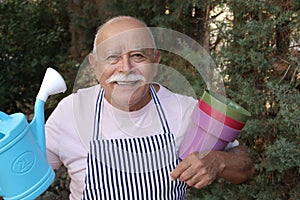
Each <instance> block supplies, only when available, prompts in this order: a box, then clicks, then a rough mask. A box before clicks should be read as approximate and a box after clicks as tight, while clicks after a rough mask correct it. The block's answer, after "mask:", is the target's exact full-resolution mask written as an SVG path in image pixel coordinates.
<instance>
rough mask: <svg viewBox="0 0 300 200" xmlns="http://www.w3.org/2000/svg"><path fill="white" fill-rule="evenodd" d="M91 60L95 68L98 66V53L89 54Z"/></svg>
mask: <svg viewBox="0 0 300 200" xmlns="http://www.w3.org/2000/svg"><path fill="white" fill-rule="evenodd" d="M89 62H90V64H91V65H92V67H93V68H95V67H96V66H97V59H96V55H95V54H94V53H90V54H89Z"/></svg>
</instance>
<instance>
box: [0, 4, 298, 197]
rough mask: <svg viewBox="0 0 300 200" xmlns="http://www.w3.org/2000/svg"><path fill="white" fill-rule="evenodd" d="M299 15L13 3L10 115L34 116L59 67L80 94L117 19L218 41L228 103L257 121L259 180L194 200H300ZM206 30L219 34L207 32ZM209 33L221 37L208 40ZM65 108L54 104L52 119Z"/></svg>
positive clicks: (253, 135) (1, 53)
mask: <svg viewBox="0 0 300 200" xmlns="http://www.w3.org/2000/svg"><path fill="white" fill-rule="evenodd" d="M225 5H226V8H228V9H229V10H230V11H231V13H232V16H233V17H232V18H230V19H226V20H224V21H217V20H216V17H217V13H215V14H213V15H212V16H210V17H209V18H205V15H204V13H205V11H207V10H212V9H213V8H220V9H221V10H222V9H223V8H224V7H225ZM166 10H168V11H169V14H166ZM299 11H300V2H299V1H298V0H284V1H279V0H270V1H265V0H258V1H254V0H253V1H252V0H207V1H201V0H194V1H180V0H168V1H166V0H164V1H163V0H154V1H153V0H151V1H150V0H144V1H140V0H136V1H126V0H118V1H116V0H110V1H106V0H98V1H97V0H88V1H66V0H51V1H50V0H36V1H33V0H32V1H30V0H27V1H25V0H3V1H0V110H1V111H5V112H7V113H14V112H19V111H21V112H23V113H26V114H31V113H32V111H33V107H32V106H33V102H34V99H35V96H36V94H37V92H38V88H39V86H40V83H41V80H42V77H43V74H44V72H45V70H46V68H47V67H49V66H52V67H54V68H56V69H58V71H60V72H61V73H62V74H63V76H64V77H65V79H66V81H67V85H68V88H69V89H72V86H73V82H74V80H75V76H76V72H77V70H78V66H80V64H81V62H82V61H83V60H84V58H85V57H86V55H87V54H88V52H89V51H90V50H91V49H92V44H93V38H94V34H95V32H96V29H97V27H98V26H99V25H101V24H102V23H104V22H105V21H106V20H107V19H108V18H110V17H112V16H117V15H131V16H135V17H138V18H140V19H142V20H144V21H145V22H146V23H147V24H149V25H150V26H160V27H167V28H171V29H174V30H178V31H180V32H182V33H184V34H187V35H189V36H190V37H192V38H194V39H195V40H196V41H198V42H199V43H200V44H204V42H205V41H207V40H209V41H210V43H209V49H208V51H210V53H211V55H212V56H213V58H214V59H215V61H216V64H217V65H218V67H219V68H220V69H221V72H222V75H223V77H224V81H225V86H226V94H227V95H228V97H229V98H231V99H232V100H234V101H235V102H238V103H239V104H240V105H242V106H244V107H245V108H246V109H248V110H249V111H250V112H251V113H252V117H251V119H250V120H249V121H248V122H247V124H246V126H245V127H244V129H243V131H242V133H241V135H240V138H239V140H240V142H241V143H243V144H245V145H247V146H248V148H249V151H250V153H251V156H252V158H253V160H254V162H255V168H256V173H255V176H254V178H253V179H252V180H250V181H248V182H246V183H244V184H241V185H233V184H230V183H228V182H227V181H225V180H222V179H219V180H217V181H216V182H215V183H214V184H212V185H210V186H209V187H207V188H205V189H203V190H195V189H192V190H191V191H190V197H189V198H190V199H210V200H211V199H224V200H225V199H268V200H269V199H289V200H296V199H300V181H299V180H300V148H299V144H300V111H299V108H300V53H299V51H300V44H299V43H300V15H299V13H300V12H299ZM192 12H195V13H196V15H195V16H192V15H191V13H192ZM205 22H209V23H214V24H215V26H214V28H211V29H210V30H209V31H207V28H209V27H208V26H205ZM205 30H206V31H207V32H209V33H210V36H211V37H205V34H204V33H205V32H204V31H205ZM213 36H214V37H213ZM212 38H216V39H215V40H212ZM210 39H211V40H210ZM217 41H218V43H217ZM164 56H165V57H164V59H163V64H165V65H167V66H174V68H175V69H176V70H178V71H180V72H181V73H182V74H184V75H185V77H186V78H187V79H188V80H189V82H190V84H191V85H192V86H193V88H194V90H195V91H196V93H197V95H198V96H200V95H201V94H202V91H203V89H204V88H205V85H204V83H203V82H201V80H200V79H201V78H200V76H199V74H197V72H196V71H195V70H194V69H193V67H192V66H190V64H189V63H187V62H186V61H184V60H181V59H180V58H178V57H176V56H174V55H170V54H167V53H166V54H164ZM69 92H71V91H70V90H69V91H68V92H67V93H66V94H65V95H67V94H68V93H69ZM60 98H61V96H59V97H55V98H54V99H52V101H51V99H50V100H49V102H47V106H48V111H49V112H50V111H51V110H52V109H53V108H54V106H55V105H56V103H57V101H58V100H59V99H60Z"/></svg>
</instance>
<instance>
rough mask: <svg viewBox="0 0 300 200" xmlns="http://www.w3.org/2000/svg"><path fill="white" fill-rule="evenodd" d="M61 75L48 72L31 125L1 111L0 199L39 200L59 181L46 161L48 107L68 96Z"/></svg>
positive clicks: (23, 116)
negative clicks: (54, 96)
mask: <svg viewBox="0 0 300 200" xmlns="http://www.w3.org/2000/svg"><path fill="white" fill-rule="evenodd" d="M65 90H66V84H65V82H64V80H63V78H62V77H61V75H60V74H59V73H58V72H56V71H55V70H54V69H52V68H48V69H47V71H46V74H45V76H44V79H43V82H42V85H41V87H40V90H39V93H38V95H37V97H36V102H35V105H34V117H33V120H32V121H31V123H30V124H28V122H27V120H26V117H25V115H24V114H22V113H15V114H12V115H7V114H5V113H4V112H1V111H0V196H3V198H4V199H10V200H21V199H22V200H25V199H26V200H28V199H35V198H36V197H38V196H39V195H41V194H42V193H43V192H44V191H45V190H47V188H48V187H49V186H50V184H51V183H52V182H53V180H54V178H55V173H54V171H53V169H52V168H51V166H50V165H49V163H48V162H47V159H46V145H45V128H44V123H45V119H44V104H45V102H46V100H47V98H48V96H49V95H52V94H57V93H60V92H64V91H65Z"/></svg>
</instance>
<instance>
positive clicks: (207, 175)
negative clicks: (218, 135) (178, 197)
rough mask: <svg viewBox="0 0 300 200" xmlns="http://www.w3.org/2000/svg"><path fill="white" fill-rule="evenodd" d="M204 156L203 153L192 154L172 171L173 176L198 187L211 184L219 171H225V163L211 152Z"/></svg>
mask: <svg viewBox="0 0 300 200" xmlns="http://www.w3.org/2000/svg"><path fill="white" fill-rule="evenodd" d="M202 157H203V154H199V153H192V154H190V155H189V156H188V157H187V158H186V159H184V160H183V161H182V162H181V163H179V164H178V165H177V167H176V168H175V169H174V170H173V171H172V172H171V177H172V178H173V179H174V180H175V179H179V180H180V181H184V182H186V184H187V185H188V186H191V187H195V188H197V189H201V188H203V187H205V186H207V185H210V184H211V183H212V182H213V181H214V180H215V179H216V177H217V175H218V173H219V172H221V171H223V169H224V167H225V164H224V163H223V162H222V160H221V159H219V158H218V156H213V154H211V153H209V154H207V155H206V156H204V157H203V158H202Z"/></svg>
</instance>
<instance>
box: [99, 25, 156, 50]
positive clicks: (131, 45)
mask: <svg viewBox="0 0 300 200" xmlns="http://www.w3.org/2000/svg"><path fill="white" fill-rule="evenodd" d="M153 47H155V45H154V40H153V37H152V35H151V33H150V31H149V29H148V28H134V29H130V30H126V31H122V32H117V31H115V32H112V31H106V32H100V34H99V36H98V40H97V51H98V50H100V51H108V50H114V49H115V50H117V49H119V50H135V49H144V48H153Z"/></svg>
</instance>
